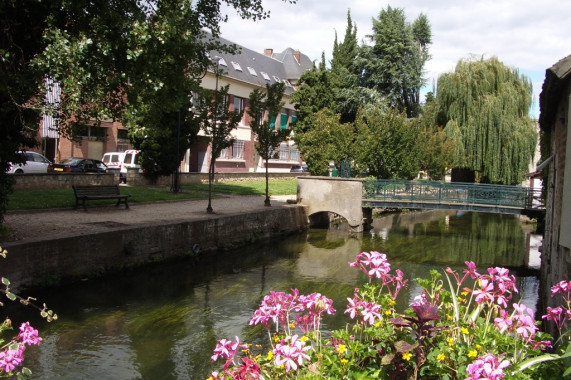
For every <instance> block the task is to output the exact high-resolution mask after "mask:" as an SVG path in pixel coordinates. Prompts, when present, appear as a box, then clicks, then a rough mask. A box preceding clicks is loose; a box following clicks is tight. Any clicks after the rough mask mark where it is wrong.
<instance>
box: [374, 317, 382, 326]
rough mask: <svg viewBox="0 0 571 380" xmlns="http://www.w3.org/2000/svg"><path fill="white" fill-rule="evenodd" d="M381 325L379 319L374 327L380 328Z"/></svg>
mask: <svg viewBox="0 0 571 380" xmlns="http://www.w3.org/2000/svg"><path fill="white" fill-rule="evenodd" d="M382 324H383V321H382V320H380V319H379V320H378V321H377V322H375V327H381V325H382Z"/></svg>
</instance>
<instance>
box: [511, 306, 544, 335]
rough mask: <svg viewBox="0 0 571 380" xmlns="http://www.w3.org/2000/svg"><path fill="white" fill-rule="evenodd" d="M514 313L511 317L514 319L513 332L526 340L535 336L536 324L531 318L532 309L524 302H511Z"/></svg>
mask: <svg viewBox="0 0 571 380" xmlns="http://www.w3.org/2000/svg"><path fill="white" fill-rule="evenodd" d="M513 307H514V310H515V313H514V315H513V317H512V319H513V321H514V327H515V332H516V334H517V335H520V336H522V337H523V338H524V339H526V340H530V339H532V338H533V337H534V336H535V333H536V331H537V330H539V329H538V328H537V326H536V325H535V319H534V318H533V311H532V310H531V309H530V308H528V307H527V306H525V305H524V304H517V303H514V304H513Z"/></svg>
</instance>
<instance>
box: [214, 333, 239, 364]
mask: <svg viewBox="0 0 571 380" xmlns="http://www.w3.org/2000/svg"><path fill="white" fill-rule="evenodd" d="M239 348H248V346H247V345H245V344H240V339H238V337H236V342H232V341H231V340H226V339H221V340H219V341H218V344H217V345H216V347H215V348H214V355H212V356H211V357H210V358H211V359H212V361H213V362H215V361H216V360H218V358H219V357H221V358H224V359H228V360H230V361H231V360H234V356H236V352H237V351H238V349H239Z"/></svg>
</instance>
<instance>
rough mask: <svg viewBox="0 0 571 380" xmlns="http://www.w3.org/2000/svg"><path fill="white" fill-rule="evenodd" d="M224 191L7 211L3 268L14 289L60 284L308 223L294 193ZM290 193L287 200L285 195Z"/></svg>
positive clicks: (239, 243) (292, 229) (203, 251)
mask: <svg viewBox="0 0 571 380" xmlns="http://www.w3.org/2000/svg"><path fill="white" fill-rule="evenodd" d="M264 198H265V197H263V196H224V197H217V198H215V199H213V200H212V207H213V209H214V213H213V214H208V213H207V212H206V206H207V204H208V202H207V201H206V200H188V201H176V202H163V203H149V204H132V205H131V206H130V208H129V209H125V207H124V206H120V207H114V206H113V205H112V203H113V202H111V201H110V204H109V206H91V207H88V211H87V212H86V211H83V210H82V209H77V210H73V209H66V210H51V211H35V212H31V211H27V212H10V213H8V214H6V216H5V225H6V227H8V229H9V230H10V233H9V234H8V235H7V236H4V237H2V238H0V246H2V247H3V248H5V249H7V250H8V257H7V258H6V259H5V260H3V262H2V271H1V274H2V276H4V277H7V278H9V279H10V281H11V282H12V286H13V288H15V289H18V288H25V287H29V286H35V285H51V284H58V283H66V282H70V281H74V280H79V279H82V278H86V277H94V276H100V275H102V274H105V273H111V272H118V271H120V270H124V269H127V268H132V267H136V266H141V265H145V264H149V263H156V262H161V261H166V260H171V259H175V258H178V257H184V256H193V255H197V254H208V253H211V252H214V251H216V250H221V249H229V248H233V247H237V246H243V245H246V244H248V243H251V242H254V241H258V240H262V239H269V238H273V237H276V236H280V235H286V234H292V233H296V232H299V231H302V230H304V229H306V228H307V227H308V215H307V208H306V207H304V206H302V205H298V204H295V202H294V201H293V200H294V199H295V196H288V197H272V202H271V203H272V206H271V207H265V206H264ZM288 200H289V201H288Z"/></svg>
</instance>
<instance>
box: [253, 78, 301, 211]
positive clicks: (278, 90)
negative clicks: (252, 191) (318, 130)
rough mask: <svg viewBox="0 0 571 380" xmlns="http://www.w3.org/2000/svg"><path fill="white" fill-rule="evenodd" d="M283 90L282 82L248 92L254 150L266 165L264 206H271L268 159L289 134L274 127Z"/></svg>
mask: <svg viewBox="0 0 571 380" xmlns="http://www.w3.org/2000/svg"><path fill="white" fill-rule="evenodd" d="M284 91H285V85H284V84H283V83H274V84H272V85H266V91H265V92H264V91H263V90H261V89H258V88H257V89H255V90H254V91H252V92H251V93H250V108H249V109H248V114H249V115H250V116H251V118H252V119H251V121H250V127H251V128H252V132H254V134H255V135H256V139H257V141H256V152H258V154H259V155H260V157H261V158H262V159H263V160H264V162H265V166H266V199H265V200H264V205H265V206H271V202H270V193H269V175H268V166H269V160H270V158H272V157H273V156H274V154H275V149H276V148H277V147H278V146H279V144H280V143H281V142H282V141H284V140H285V139H286V138H287V137H288V136H289V135H290V132H291V131H290V130H289V129H276V128H275V120H276V119H277V117H278V115H279V112H280V110H281V109H282V107H283V102H282V98H283V95H284ZM266 114H267V115H266Z"/></svg>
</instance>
